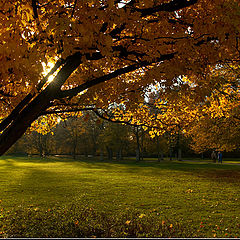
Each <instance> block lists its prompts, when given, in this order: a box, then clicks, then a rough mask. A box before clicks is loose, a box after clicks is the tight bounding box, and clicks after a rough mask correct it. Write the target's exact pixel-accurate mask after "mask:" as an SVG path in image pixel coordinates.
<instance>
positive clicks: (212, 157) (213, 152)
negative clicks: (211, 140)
mask: <svg viewBox="0 0 240 240" xmlns="http://www.w3.org/2000/svg"><path fill="white" fill-rule="evenodd" d="M211 159H212V160H213V162H216V161H217V153H216V152H215V150H213V151H212V154H211Z"/></svg>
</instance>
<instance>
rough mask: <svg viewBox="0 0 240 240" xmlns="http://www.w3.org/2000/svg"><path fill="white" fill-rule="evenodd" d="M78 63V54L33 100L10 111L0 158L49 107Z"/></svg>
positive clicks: (1, 142)
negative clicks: (16, 109) (17, 109)
mask: <svg viewBox="0 0 240 240" xmlns="http://www.w3.org/2000/svg"><path fill="white" fill-rule="evenodd" d="M80 63H81V56H80V54H77V53H76V54H74V55H72V56H70V57H69V58H68V60H67V61H66V64H65V65H64V66H63V67H62V69H61V70H60V71H59V72H58V74H57V76H56V77H55V78H54V80H53V81H52V82H51V83H50V84H49V85H48V86H47V87H46V88H45V89H44V90H42V92H40V93H39V94H38V95H37V96H36V97H35V98H32V95H31V97H29V99H27V100H28V101H27V102H26V103H25V102H24V104H23V106H21V108H20V109H19V111H17V112H14V111H15V109H14V110H13V111H12V113H13V112H14V116H13V117H11V120H12V121H9V123H8V125H7V126H6V127H5V129H4V130H3V133H2V134H1V136H0V156H1V155H3V154H4V153H5V152H6V151H7V150H8V149H9V148H10V147H11V146H12V145H13V144H14V143H15V142H16V141H17V140H18V139H19V138H20V137H21V136H22V135H23V134H24V133H25V132H26V130H27V129H28V127H30V125H31V124H32V123H33V122H34V121H35V120H36V119H37V118H38V117H39V116H40V115H41V113H42V112H44V111H45V110H46V109H47V108H48V107H49V106H50V105H51V101H53V100H54V99H55V98H56V97H57V96H58V93H59V92H60V89H61V86H62V85H63V84H64V83H65V81H66V80H67V79H68V77H69V76H70V75H71V74H72V72H73V71H74V70H75V69H76V68H77V67H78V66H79V64H80ZM33 95H34V94H33ZM23 101H26V98H24V99H23V100H22V102H23ZM12 113H11V114H12ZM11 114H10V115H11Z"/></svg>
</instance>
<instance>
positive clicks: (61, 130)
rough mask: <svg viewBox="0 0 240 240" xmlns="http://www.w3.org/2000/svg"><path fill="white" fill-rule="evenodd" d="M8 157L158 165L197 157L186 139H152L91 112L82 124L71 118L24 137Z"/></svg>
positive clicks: (178, 136)
mask: <svg viewBox="0 0 240 240" xmlns="http://www.w3.org/2000/svg"><path fill="white" fill-rule="evenodd" d="M8 154H28V155H40V156H43V157H44V156H47V155H71V156H72V157H73V158H76V157H78V156H83V157H96V156H98V157H99V158H100V159H109V160H122V159H123V158H124V157H136V161H140V160H142V159H144V157H154V158H157V159H158V160H159V161H161V160H162V159H164V158H166V157H167V158H170V159H174V158H175V159H176V158H177V159H179V160H180V159H181V158H182V157H183V156H184V157H186V156H188V157H191V156H195V157H196V156H198V155H196V154H194V152H193V151H192V150H191V149H190V147H189V139H187V138H185V137H184V136H183V135H182V134H180V133H179V134H171V133H165V134H164V135H163V136H157V137H155V138H151V137H150V136H149V134H148V133H147V132H146V131H144V130H143V128H142V127H141V126H130V125H124V124H117V123H112V122H109V121H106V120H102V119H99V118H98V117H97V116H96V115H95V114H94V113H92V112H89V113H87V114H85V116H84V121H82V119H79V118H78V117H74V116H73V117H70V118H68V119H67V120H65V121H60V122H59V124H57V125H56V127H55V128H54V129H52V132H49V133H47V134H44V135H43V134H40V133H38V132H36V131H32V132H31V133H28V134H25V135H24V136H23V137H22V138H21V139H20V140H19V141H18V142H17V143H16V144H15V145H13V147H12V148H11V149H10V150H9V151H8Z"/></svg>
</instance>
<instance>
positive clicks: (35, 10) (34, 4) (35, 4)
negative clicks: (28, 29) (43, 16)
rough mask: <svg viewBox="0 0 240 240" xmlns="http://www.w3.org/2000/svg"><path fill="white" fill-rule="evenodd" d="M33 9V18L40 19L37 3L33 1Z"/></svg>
mask: <svg viewBox="0 0 240 240" xmlns="http://www.w3.org/2000/svg"><path fill="white" fill-rule="evenodd" d="M32 8H33V17H34V18H35V19H38V12H37V1H36V0H32Z"/></svg>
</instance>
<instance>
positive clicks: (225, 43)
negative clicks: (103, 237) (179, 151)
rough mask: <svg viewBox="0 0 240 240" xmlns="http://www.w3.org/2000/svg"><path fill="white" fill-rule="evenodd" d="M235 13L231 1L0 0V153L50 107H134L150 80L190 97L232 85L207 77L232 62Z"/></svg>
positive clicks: (239, 16) (238, 11) (167, 92)
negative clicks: (225, 85)
mask: <svg viewBox="0 0 240 240" xmlns="http://www.w3.org/2000/svg"><path fill="white" fill-rule="evenodd" d="M239 22H240V5H239V1H237V0H211V1H209V0H170V1H169V0H159V1H156V0H103V1H98V0H91V1H83V0H53V1H47V0H32V1H30V0H18V1H8V0H2V1H1V3H0V26H1V27H0V59H1V68H0V76H1V77H0V120H1V122H0V132H1V136H0V155H1V154H3V153H5V152H6V151H7V150H8V149H9V147H11V145H12V144H14V143H15V142H16V140H17V139H19V138H20V137H21V136H22V135H23V134H24V132H25V131H26V130H27V129H28V127H29V126H30V125H31V124H32V123H33V122H34V121H35V120H36V119H37V118H38V117H39V116H42V115H45V114H47V113H49V112H64V111H70V112H71V111H78V110H80V109H86V108H94V109H99V108H100V109H107V108H108V106H109V104H111V103H117V104H123V105H124V106H125V108H126V109H127V110H129V111H132V112H143V111H144V108H142V109H141V110H139V106H141V104H143V102H144V98H145V97H146V94H147V92H148V91H149V89H151V86H157V87H158V88H160V89H161V91H160V94H161V97H160V98H159V99H164V102H166V98H169V99H170V98H171V99H173V102H174V101H176V99H179V98H178V97H179V95H181V96H184V97H183V98H182V100H181V101H183V102H185V103H189V102H190V103H191V102H192V103H193V102H195V103H196V102H198V103H200V105H198V106H201V102H203V101H205V99H206V97H207V96H209V97H211V94H212V92H213V90H214V89H219V84H220V85H221V86H223V85H224V84H225V83H226V84H229V87H230V88H231V89H233V87H234V86H235V90H236V89H238V90H236V92H238V93H239V82H236V79H238V78H237V77H236V76H235V78H231V79H230V80H229V78H228V77H227V78H226V77H225V80H226V82H224V84H223V82H222V81H223V80H221V79H222V78H221V77H215V78H213V77H212V78H211V77H210V76H212V74H213V72H214V70H216V69H222V68H223V66H226V64H228V65H231V66H232V67H233V68H234V69H237V68H238V63H239V60H240V57H239V54H240V49H239V33H240V25H239ZM51 66H52V67H51ZM183 80H185V81H183ZM149 87H150V88H149ZM176 91H177V92H178V94H175V93H176ZM176 96H178V97H177V98H176ZM174 99H175V100H174ZM238 99H239V98H238ZM177 101H178V100H177ZM235 102H236V100H235ZM178 103H179V102H178ZM175 105H176V104H175ZM183 106H184V104H182V105H181V104H179V110H181V111H183V110H184V108H183ZM189 106H194V105H192V104H190V105H189ZM195 106H196V105H195ZM135 109H138V110H135ZM185 110H186V107H185ZM193 110H194V109H193ZM168 111H169V114H170V115H169V116H171V114H173V113H174V111H170V110H168ZM238 116H239V115H238ZM165 117H166V115H165ZM159 118H160V117H159ZM169 119H173V118H172V117H170V118H169Z"/></svg>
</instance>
